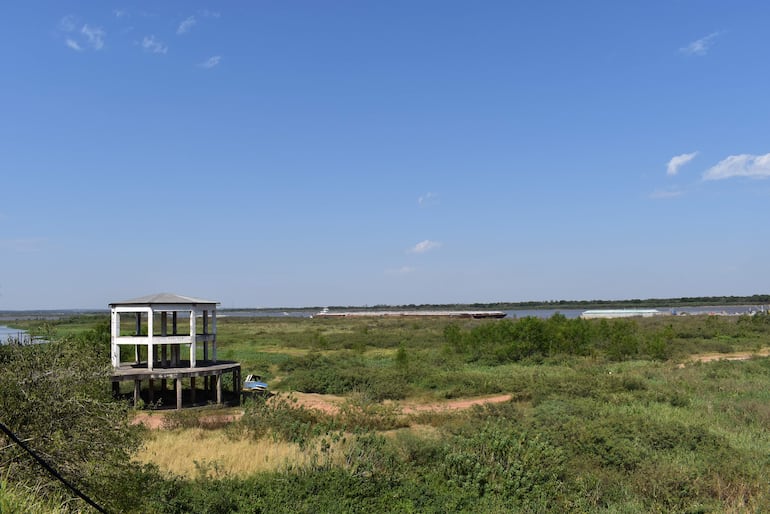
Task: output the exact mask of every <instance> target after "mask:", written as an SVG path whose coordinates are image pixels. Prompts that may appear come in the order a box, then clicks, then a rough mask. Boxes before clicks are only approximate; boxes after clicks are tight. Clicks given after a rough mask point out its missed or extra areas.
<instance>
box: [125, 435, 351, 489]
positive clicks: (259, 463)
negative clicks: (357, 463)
mask: <svg viewBox="0 0 770 514" xmlns="http://www.w3.org/2000/svg"><path fill="white" fill-rule="evenodd" d="M318 453H319V452H317V451H315V450H313V449H307V448H306V449H305V450H304V451H303V450H300V448H299V446H298V445H296V444H293V443H285V442H280V441H273V440H272V439H270V438H264V439H259V440H254V439H252V438H249V437H244V438H240V439H231V438H229V437H228V436H227V435H226V434H225V432H224V431H223V430H205V429H201V428H192V429H179V430H161V431H157V432H154V433H153V434H152V436H150V437H149V438H148V439H147V440H146V441H145V446H144V448H143V449H142V450H141V451H140V452H139V453H138V454H137V455H136V457H135V460H137V461H139V462H142V463H153V464H156V465H157V466H158V467H159V468H160V469H161V470H162V471H166V472H170V473H174V474H176V475H182V476H186V477H190V478H192V477H195V476H198V474H199V473H200V469H205V470H206V471H207V473H208V474H209V475H210V476H215V477H222V476H228V475H229V476H247V475H250V474H253V473H258V472H264V471H278V470H284V469H287V468H288V467H289V466H290V467H292V468H293V469H298V468H300V469H301V468H305V467H309V466H311V465H312V464H313V463H314V458H317V457H314V456H317V455H318ZM329 458H330V459H331V464H333V465H342V464H343V463H344V455H343V451H342V448H341V447H340V446H339V445H337V446H335V447H333V448H332V449H331V452H329ZM196 463H197V465H196Z"/></svg>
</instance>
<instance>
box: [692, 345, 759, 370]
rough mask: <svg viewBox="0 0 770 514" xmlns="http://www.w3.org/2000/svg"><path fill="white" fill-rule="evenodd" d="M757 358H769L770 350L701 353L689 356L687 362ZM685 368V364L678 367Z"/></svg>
mask: <svg viewBox="0 0 770 514" xmlns="http://www.w3.org/2000/svg"><path fill="white" fill-rule="evenodd" d="M757 357H770V348H762V349H761V350H757V351H756V352H731V353H717V352H712V353H702V354H699V355H691V356H690V358H689V359H688V362H689V363H690V364H691V363H693V362H714V361H746V360H749V359H754V358H757ZM685 366H686V363H682V364H680V365H679V367H680V368H683V367H685Z"/></svg>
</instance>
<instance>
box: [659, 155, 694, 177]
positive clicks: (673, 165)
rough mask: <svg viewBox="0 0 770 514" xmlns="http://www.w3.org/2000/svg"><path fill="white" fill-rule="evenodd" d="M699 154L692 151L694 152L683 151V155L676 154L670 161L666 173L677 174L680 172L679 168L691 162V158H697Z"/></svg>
mask: <svg viewBox="0 0 770 514" xmlns="http://www.w3.org/2000/svg"><path fill="white" fill-rule="evenodd" d="M697 155H698V152H692V153H683V154H681V155H675V156H674V157H672V158H671V160H670V161H668V168H667V170H666V173H667V174H668V175H676V174H677V173H679V168H681V167H682V166H684V165H685V164H687V163H688V162H690V161H691V160H693V159H695V157H696V156H697Z"/></svg>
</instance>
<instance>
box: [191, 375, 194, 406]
mask: <svg viewBox="0 0 770 514" xmlns="http://www.w3.org/2000/svg"><path fill="white" fill-rule="evenodd" d="M190 402H191V403H193V404H195V377H190Z"/></svg>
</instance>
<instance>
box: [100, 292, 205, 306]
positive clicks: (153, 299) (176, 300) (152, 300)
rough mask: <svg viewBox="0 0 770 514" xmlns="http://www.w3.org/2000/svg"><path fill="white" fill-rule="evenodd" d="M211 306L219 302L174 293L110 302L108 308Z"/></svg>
mask: <svg viewBox="0 0 770 514" xmlns="http://www.w3.org/2000/svg"><path fill="white" fill-rule="evenodd" d="M161 303H162V304H187V305H191V304H213V305H216V304H218V303H219V302H217V301H215V300H204V299H203V298H194V297H192V296H182V295H178V294H174V293H156V294H150V295H147V296H140V297H139V298H133V299H131V300H123V301H122V302H112V303H110V307H112V306H114V305H152V304H161Z"/></svg>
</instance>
